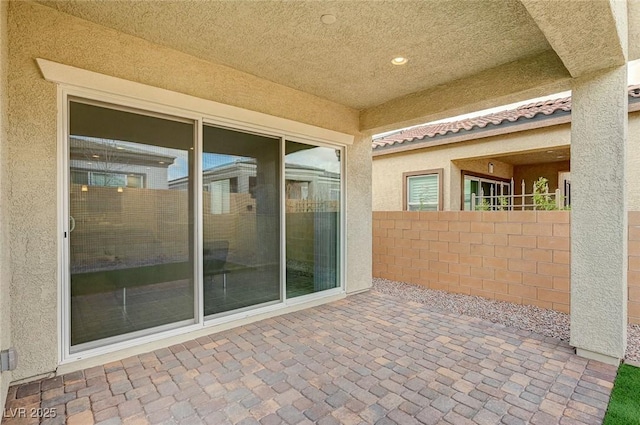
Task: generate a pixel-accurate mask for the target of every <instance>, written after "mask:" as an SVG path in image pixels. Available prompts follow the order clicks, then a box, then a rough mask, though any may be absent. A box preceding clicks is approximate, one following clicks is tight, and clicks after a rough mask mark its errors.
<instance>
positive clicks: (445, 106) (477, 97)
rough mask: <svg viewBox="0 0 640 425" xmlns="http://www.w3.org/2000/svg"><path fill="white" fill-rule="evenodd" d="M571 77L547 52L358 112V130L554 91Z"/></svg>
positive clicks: (398, 124) (374, 129)
mask: <svg viewBox="0 0 640 425" xmlns="http://www.w3.org/2000/svg"><path fill="white" fill-rule="evenodd" d="M570 79H571V76H570V75H569V73H568V72H567V69H566V68H565V67H564V65H563V64H562V62H561V61H560V59H559V58H558V56H557V55H556V54H555V52H553V51H552V50H549V51H547V52H544V53H541V54H539V55H535V56H531V57H528V58H524V59H520V60H517V61H514V62H509V63H507V64H504V65H501V66H498V67H495V68H491V69H488V70H486V71H483V72H481V73H479V74H475V75H472V76H470V77H468V78H463V79H461V80H456V81H453V82H451V83H448V84H443V85H440V86H437V87H433V88H431V89H427V90H424V91H421V92H418V93H413V94H411V95H408V96H403V97H400V98H397V99H393V100H391V101H389V102H386V103H383V104H382V105H378V106H376V107H373V108H368V109H365V110H363V111H361V112H360V131H362V132H367V133H382V132H384V131H389V130H396V129H398V128H402V127H409V126H411V125H416V124H423V123H425V122H430V121H436V120H439V119H442V118H447V117H452V116H457V115H462V114H466V113H469V112H474V111H479V110H483V109H488V108H493V107H496V106H500V105H506V104H509V103H513V102H517V101H521V100H525V99H531V98H534V97H538V96H544V95H548V94H551V93H557V92H560V91H563V90H567V89H569V88H570Z"/></svg>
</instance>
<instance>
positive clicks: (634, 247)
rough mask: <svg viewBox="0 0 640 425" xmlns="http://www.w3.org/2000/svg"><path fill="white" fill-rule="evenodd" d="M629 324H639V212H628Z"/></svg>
mask: <svg viewBox="0 0 640 425" xmlns="http://www.w3.org/2000/svg"><path fill="white" fill-rule="evenodd" d="M627 283H628V285H629V286H628V291H629V302H628V306H627V314H628V315H629V323H637V324H640V211H629V272H628V274H627Z"/></svg>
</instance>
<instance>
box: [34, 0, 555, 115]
mask: <svg viewBox="0 0 640 425" xmlns="http://www.w3.org/2000/svg"><path fill="white" fill-rule="evenodd" d="M40 3H42V4H45V5H47V6H50V7H52V8H55V9H57V10H60V11H62V12H66V13H69V14H71V15H75V16H77V17H80V18H84V19H87V20H90V21H93V22H96V23H99V24H101V25H104V26H107V27H111V28H114V29H117V30H119V31H122V32H125V33H128V34H132V35H135V36H138V37H141V38H144V39H147V40H149V41H152V42H155V43H159V44H161V45H165V46H168V47H171V48H174V49H177V50H180V51H183V52H186V53H189V54H192V55H194V56H197V57H200V58H202V59H205V60H208V61H211V62H215V63H219V64H223V65H227V66H229V67H232V68H235V69H237V70H240V71H244V72H247V73H250V74H253V75H256V76H258V77H262V78H265V79H267V80H270V81H273V82H276V83H280V84H283V85H285V86H289V87H293V88H296V89H299V90H302V91H305V92H308V93H311V94H314V95H317V96H320V97H323V98H326V99H329V100H332V101H335V102H338V103H341V104H344V105H347V106H350V107H353V108H357V109H362V108H367V107H371V106H375V105H378V104H381V103H383V102H386V101H388V100H390V99H393V98H396V97H400V96H403V95H407V94H409V93H413V92H416V91H419V90H424V89H427V88H429V87H433V86H436V85H439V84H443V83H446V82H449V81H453V80H456V79H459V78H462V77H466V76H469V75H473V74H476V73H478V72H480V71H483V70H485V69H489V68H492V67H495V66H498V65H501V64H504V63H507V62H511V61H514V60H517V59H519V58H522V57H527V56H532V55H535V54H539V53H541V52H543V51H547V50H550V49H551V47H550V46H549V44H548V43H547V41H546V39H545V37H544V36H543V34H542V33H541V32H540V30H539V29H538V27H537V26H536V24H535V23H534V21H533V20H532V19H531V17H530V16H529V15H528V14H527V12H526V10H525V9H524V7H523V6H522V5H521V4H520V2H519V1H517V0H500V1H493V0H486V1H471V0H459V1H440V0H431V1H402V2H399V1H388V2H379V1H349V2H330V1H294V2H280V1H255V2H254V1H215V2H202V1H199V2H185V1H179V2H157V1H122V2H120V1H97V2H96V1H85V0H80V1H78V0H74V1H41V2H40ZM325 13H332V14H334V15H335V16H336V18H337V21H336V22H335V23H334V24H332V25H325V24H323V23H322V22H321V20H320V17H321V16H322V15H323V14H325ZM395 56H405V57H408V58H409V62H408V64H406V65H405V66H394V65H391V63H390V61H391V59H392V58H393V57H395Z"/></svg>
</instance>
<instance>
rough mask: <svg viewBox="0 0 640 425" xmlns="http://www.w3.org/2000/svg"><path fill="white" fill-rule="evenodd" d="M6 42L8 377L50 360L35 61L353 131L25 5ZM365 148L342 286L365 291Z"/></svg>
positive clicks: (265, 86)
mask: <svg viewBox="0 0 640 425" xmlns="http://www.w3.org/2000/svg"><path fill="white" fill-rule="evenodd" d="M9 43H10V50H11V62H10V63H9V81H10V84H9V99H10V116H9V134H8V141H9V143H8V145H7V149H6V154H7V158H9V160H8V166H9V170H8V171H9V176H10V180H9V185H10V188H11V194H12V196H11V199H10V200H9V202H8V205H7V208H8V212H9V217H10V218H11V219H12V229H11V232H10V233H9V238H8V239H9V241H10V243H11V248H12V249H11V260H10V265H11V267H12V271H13V278H12V281H11V293H12V300H13V304H12V309H13V311H14V312H16V314H13V316H12V321H11V323H12V332H13V335H12V336H13V341H14V343H15V345H16V348H17V349H18V351H19V353H20V355H21V360H20V366H19V368H18V370H16V371H15V373H14V376H13V378H14V379H23V378H27V377H32V376H35V375H38V374H41V373H46V372H49V371H53V370H54V369H55V367H56V364H57V327H56V326H57V313H56V308H57V306H56V304H57V303H56V300H57V276H58V274H57V271H58V270H57V266H58V264H57V260H58V257H57V234H56V215H57V208H56V204H57V199H56V193H57V187H56V179H55V176H56V175H57V173H58V171H59V170H58V169H57V164H56V154H57V143H56V108H57V105H56V87H55V85H54V84H52V83H49V82H47V81H45V80H44V79H43V78H42V76H41V75H40V73H39V71H38V68H37V67H36V64H35V61H34V59H35V58H45V59H49V60H52V61H56V62H60V63H64V64H68V65H72V66H76V67H79V68H84V69H88V70H91V71H96V72H100V73H103V74H107V75H111V76H115V77H120V78H124V79H127V80H131V81H136V82H141V83H144V84H149V85H152V86H156V87H161V88H165V89H169V90H173V91H178V92H182V93H186V94H190V95H194V96H198V97H202V98H206V99H210V100H214V101H218V102H222V103H226V104H231V105H234V106H239V107H243V108H247V109H251V110H255V111H259V112H265V113H268V114H271V115H276V116H280V117H284V118H288V119H292V120H296V121H300V122H305V123H308V124H313V125H317V126H320V127H324V128H329V129H332V130H337V131H342V132H346V133H351V134H355V133H356V131H357V127H358V113H357V112H356V111H354V110H352V109H349V108H346V107H344V106H341V105H337V104H335V103H332V102H329V101H327V100H324V99H320V98H317V97H314V96H311V95H308V94H305V93H302V92H299V91H296V90H293V89H290V88H287V87H284V86H280V85H278V84H274V83H271V82H268V81H265V80H261V79H258V78H256V77H253V76H251V75H248V74H244V73H241V72H237V71H234V70H232V69H230V68H227V67H224V66H219V65H215V64H211V63H208V62H205V61H202V60H199V59H196V58H194V57H192V56H189V55H186V54H183V53H180V52H177V51H174V50H171V49H168V48H165V47H162V46H159V45H154V44H152V43H149V42H146V41H144V40H142V39H139V38H136V37H132V36H128V35H125V34H121V33H118V32H116V31H113V30H110V29H107V28H104V27H101V26H99V25H96V24H93V23H89V22H87V21H83V20H81V19H77V18H73V17H70V16H68V15H65V14H62V13H58V12H55V11H54V10H52V9H51V8H47V7H44V6H41V5H37V4H33V3H28V2H11V3H10V5H9ZM370 149H371V146H370V139H366V138H362V139H359V140H358V142H357V143H356V144H355V145H354V146H352V147H350V148H349V149H348V150H347V154H348V158H350V159H349V161H350V164H349V165H348V167H347V168H348V178H349V182H348V183H347V186H348V189H349V191H350V192H349V198H348V200H347V201H348V210H347V215H348V217H349V219H348V225H349V226H351V227H350V230H349V231H348V236H349V242H348V244H349V246H350V247H357V249H350V250H349V266H350V269H349V270H348V271H347V276H348V277H349V279H352V280H351V281H348V282H347V285H348V289H349V290H355V289H359V288H362V287H364V286H365V285H367V284H369V285H370V279H369V280H368V283H367V275H368V276H370V273H371V251H370V249H371V248H370V247H371V242H370V241H371V233H370V228H371V222H370V219H366V218H365V219H363V218H362V217H370V215H371V214H370V211H371V209H370V205H371V202H370V197H369V195H368V193H369V187H370V186H369V185H370V171H369V166H368V165H367V163H368V162H369V161H370ZM356 164H357V166H356ZM3 205H6V204H5V203H3ZM365 229H366V231H365ZM3 292H4V291H3ZM33 312H37V316H34V314H33ZM36 319H37V320H36Z"/></svg>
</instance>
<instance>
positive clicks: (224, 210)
mask: <svg viewBox="0 0 640 425" xmlns="http://www.w3.org/2000/svg"><path fill="white" fill-rule="evenodd" d="M280 143H281V141H280V139H279V138H273V137H266V136H261V135H255V134H249V133H244V132H240V131H235V130H229V129H225V128H219V127H213V126H205V127H204V132H203V149H202V188H203V202H202V221H203V235H202V239H203V246H202V248H203V250H202V253H203V257H202V266H203V267H202V268H203V276H202V281H203V285H204V314H205V316H210V315H216V314H221V313H225V312H229V311H233V310H238V309H244V308H249V307H252V306H256V305H263V304H265V303H272V302H278V301H280V299H281V291H280V163H281V161H280V158H281V154H280Z"/></svg>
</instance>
